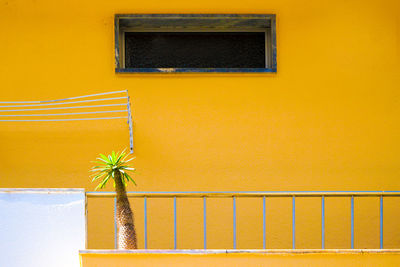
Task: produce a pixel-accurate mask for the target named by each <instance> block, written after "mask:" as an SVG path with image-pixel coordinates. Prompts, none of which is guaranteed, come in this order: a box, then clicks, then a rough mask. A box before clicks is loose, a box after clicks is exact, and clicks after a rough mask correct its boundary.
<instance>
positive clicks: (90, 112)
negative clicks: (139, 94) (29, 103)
mask: <svg viewBox="0 0 400 267" xmlns="http://www.w3.org/2000/svg"><path fill="white" fill-rule="evenodd" d="M127 111H128V110H127V109H124V110H109V111H88V112H77V113H55V114H18V115H16V114H12V115H0V117H26V116H66V115H83V114H95V113H113V112H127Z"/></svg>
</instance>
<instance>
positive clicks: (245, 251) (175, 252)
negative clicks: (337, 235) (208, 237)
mask: <svg viewBox="0 0 400 267" xmlns="http://www.w3.org/2000/svg"><path fill="white" fill-rule="evenodd" d="M79 253H80V254H82V255H83V254H173V255H185V254H186V255H191V254H196V255H207V254H387V253H389V254H400V249H207V250H205V249H132V250H123V249H87V250H80V251H79Z"/></svg>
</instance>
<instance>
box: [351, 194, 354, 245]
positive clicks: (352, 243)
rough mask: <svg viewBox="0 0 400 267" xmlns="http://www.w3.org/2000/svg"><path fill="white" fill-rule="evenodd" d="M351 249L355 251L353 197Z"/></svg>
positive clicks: (352, 199)
mask: <svg viewBox="0 0 400 267" xmlns="http://www.w3.org/2000/svg"><path fill="white" fill-rule="evenodd" d="M351 248H352V249H354V196H351Z"/></svg>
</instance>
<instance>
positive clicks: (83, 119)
mask: <svg viewBox="0 0 400 267" xmlns="http://www.w3.org/2000/svg"><path fill="white" fill-rule="evenodd" d="M127 118H128V117H103V118H78V119H48V120H0V121H9V122H11V121H12V122H18V121H21V122H28V121H93V120H113V119H127Z"/></svg>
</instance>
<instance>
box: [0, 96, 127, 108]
mask: <svg viewBox="0 0 400 267" xmlns="http://www.w3.org/2000/svg"><path fill="white" fill-rule="evenodd" d="M117 99H128V98H127V97H126V96H121V97H110V98H99V99H89V100H79V101H73V102H65V103H48V104H29V105H11V106H0V108H19V107H39V106H54V105H69V104H77V103H87V102H98V101H108V100H117Z"/></svg>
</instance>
